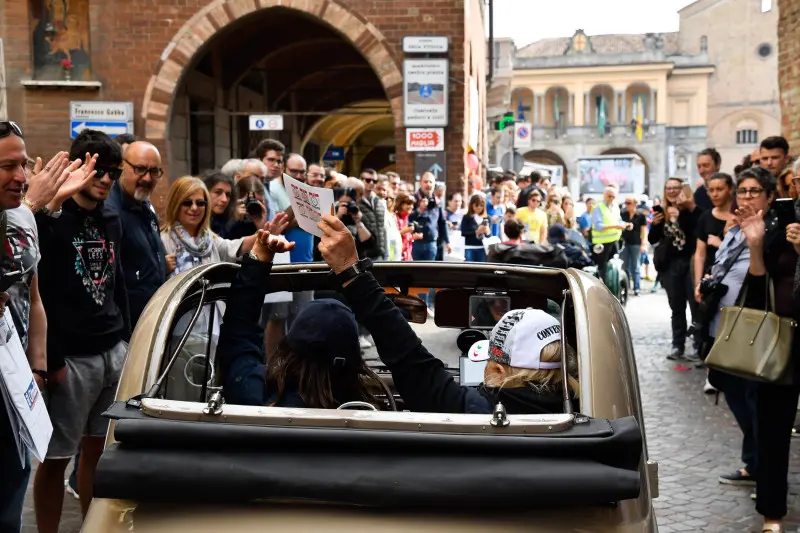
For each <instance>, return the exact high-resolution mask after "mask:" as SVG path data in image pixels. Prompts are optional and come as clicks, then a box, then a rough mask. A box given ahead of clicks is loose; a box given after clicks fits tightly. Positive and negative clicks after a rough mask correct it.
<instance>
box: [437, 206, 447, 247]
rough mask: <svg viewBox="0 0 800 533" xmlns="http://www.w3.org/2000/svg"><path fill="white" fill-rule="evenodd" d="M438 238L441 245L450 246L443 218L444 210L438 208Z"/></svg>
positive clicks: (445, 220)
mask: <svg viewBox="0 0 800 533" xmlns="http://www.w3.org/2000/svg"><path fill="white" fill-rule="evenodd" d="M438 209H439V238H440V239H441V241H442V242H443V243H446V244H450V235H449V234H448V233H447V219H446V218H445V217H444V209H443V208H441V207H439V208H438Z"/></svg>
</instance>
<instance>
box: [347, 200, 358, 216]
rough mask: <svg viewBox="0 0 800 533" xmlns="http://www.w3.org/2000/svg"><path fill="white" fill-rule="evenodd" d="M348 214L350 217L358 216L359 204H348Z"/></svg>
mask: <svg viewBox="0 0 800 533" xmlns="http://www.w3.org/2000/svg"><path fill="white" fill-rule="evenodd" d="M347 212H348V213H349V214H350V215H357V214H358V204H357V203H355V202H347Z"/></svg>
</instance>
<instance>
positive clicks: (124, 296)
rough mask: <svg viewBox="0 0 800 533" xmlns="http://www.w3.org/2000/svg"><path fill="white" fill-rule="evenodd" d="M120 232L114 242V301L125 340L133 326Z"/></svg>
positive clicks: (128, 338) (128, 337) (131, 332)
mask: <svg viewBox="0 0 800 533" xmlns="http://www.w3.org/2000/svg"><path fill="white" fill-rule="evenodd" d="M121 235H122V233H121V232H119V233H118V235H117V238H118V240H117V242H116V243H114V244H115V245H116V248H117V249H116V256H117V257H116V260H117V263H116V266H115V272H114V275H116V276H117V278H116V279H115V280H114V303H116V304H117V307H118V308H119V311H120V313H122V321H123V323H124V324H125V329H124V330H123V338H124V339H125V340H126V341H129V340H130V338H131V335H132V334H133V326H132V325H131V306H130V302H128V288H127V287H126V285H125V272H124V271H123V270H122V238H121Z"/></svg>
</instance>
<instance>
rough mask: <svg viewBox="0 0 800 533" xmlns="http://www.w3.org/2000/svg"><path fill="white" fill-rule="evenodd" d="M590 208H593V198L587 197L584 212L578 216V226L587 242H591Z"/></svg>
mask: <svg viewBox="0 0 800 533" xmlns="http://www.w3.org/2000/svg"><path fill="white" fill-rule="evenodd" d="M592 208H594V198H587V199H586V212H585V213H583V214H582V215H581V216H579V217H578V228H579V229H580V230H581V234H583V236H584V237H585V238H586V242H588V243H589V244H591V242H592Z"/></svg>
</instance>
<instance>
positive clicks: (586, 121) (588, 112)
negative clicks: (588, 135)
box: [583, 93, 592, 126]
mask: <svg viewBox="0 0 800 533" xmlns="http://www.w3.org/2000/svg"><path fill="white" fill-rule="evenodd" d="M591 100H592V97H591V95H590V94H589V93H583V101H584V106H585V107H584V110H583V114H584V117H583V125H584V126H588V125H590V124H591V123H592V104H591Z"/></svg>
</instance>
